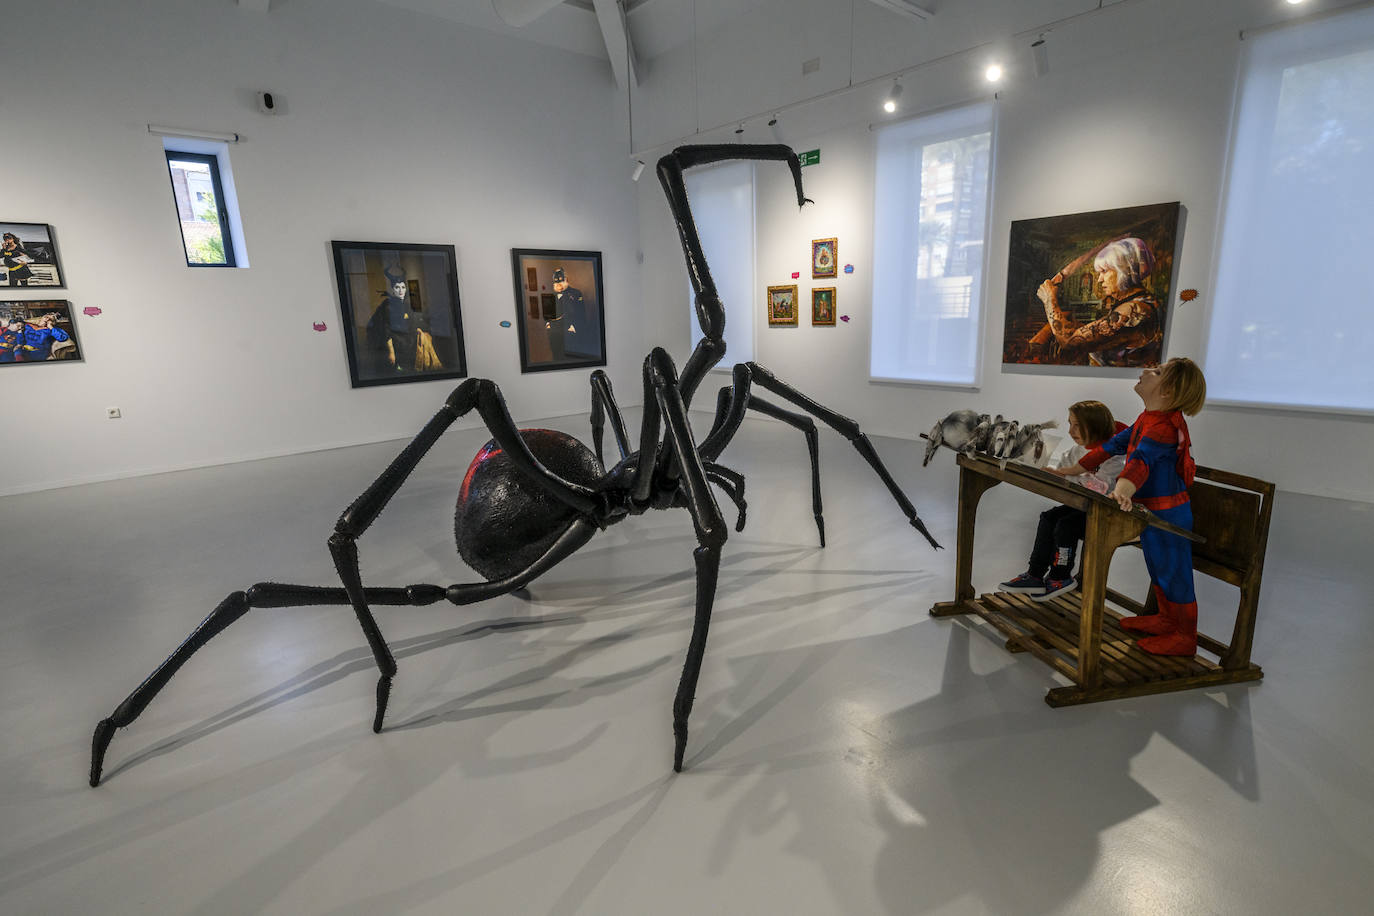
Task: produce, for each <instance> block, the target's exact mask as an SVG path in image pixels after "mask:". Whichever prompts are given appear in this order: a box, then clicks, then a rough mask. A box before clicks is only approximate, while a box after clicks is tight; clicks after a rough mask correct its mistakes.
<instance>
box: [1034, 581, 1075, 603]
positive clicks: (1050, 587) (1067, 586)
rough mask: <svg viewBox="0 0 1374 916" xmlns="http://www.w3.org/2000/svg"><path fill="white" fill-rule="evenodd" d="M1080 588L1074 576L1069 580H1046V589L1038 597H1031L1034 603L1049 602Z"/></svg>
mask: <svg viewBox="0 0 1374 916" xmlns="http://www.w3.org/2000/svg"><path fill="white" fill-rule="evenodd" d="M1077 587H1078V580H1076V579H1074V578H1073V576H1069V577H1068V578H1067V579H1046V580H1045V588H1044V590H1043V591H1041V592H1040V594H1038V595H1031V600H1032V601H1049V600H1050V599H1051V598H1053V597H1054V596H1055V595H1062V594H1064V593H1065V592H1071V591H1073V590H1074V589H1075V588H1077Z"/></svg>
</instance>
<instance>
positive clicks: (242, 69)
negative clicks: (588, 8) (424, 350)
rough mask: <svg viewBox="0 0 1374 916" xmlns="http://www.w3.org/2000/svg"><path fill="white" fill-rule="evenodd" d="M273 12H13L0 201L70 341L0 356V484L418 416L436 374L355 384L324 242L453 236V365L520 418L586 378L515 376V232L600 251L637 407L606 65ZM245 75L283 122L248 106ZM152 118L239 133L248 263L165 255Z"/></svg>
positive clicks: (238, 450)
mask: <svg viewBox="0 0 1374 916" xmlns="http://www.w3.org/2000/svg"><path fill="white" fill-rule="evenodd" d="M272 6H273V9H272V11H271V12H269V13H256V12H251V11H246V10H243V9H240V8H238V7H237V6H236V4H235V3H233V2H232V0H138V2H133V0H121V2H100V3H92V2H85V0H44V2H43V3H32V4H21V5H19V6H17V7H14V8H12V9H7V10H6V13H5V24H4V27H3V28H0V60H3V61H4V71H5V73H6V79H7V81H9V85H10V86H11V89H10V90H9V91H7V92H6V93H5V97H4V101H3V127H0V158H2V159H3V161H4V162H6V163H8V166H7V169H6V180H5V187H4V190H3V192H0V195H2V196H0V219H3V220H14V221H27V222H45V223H51V224H52V225H53V226H54V227H55V231H56V237H57V243H58V246H59V251H60V254H61V258H62V267H63V269H64V272H65V274H66V276H67V281H68V282H67V286H68V288H67V289H66V290H60V291H53V292H50V293H48V294H47V295H48V297H51V298H66V299H70V300H71V302H72V305H73V310H74V311H75V312H76V314H77V321H78V324H77V328H78V333H79V337H80V341H81V345H82V348H83V350H84V352H85V357H86V359H85V362H84V363H80V364H75V365H72V364H59V363H52V364H45V365H37V366H29V367H11V368H8V369H4V370H0V380H2V381H0V392H3V396H4V401H5V405H6V407H5V415H6V423H5V424H4V428H5V432H4V433H3V434H0V436H3V440H4V442H5V443H6V459H7V460H6V463H5V464H6V473H5V475H4V477H3V478H0V494H5V493H14V492H21V491H24V490H32V489H42V488H45V487H51V486H60V485H63V484H68V483H77V482H82V481H88V480H95V479H102V478H110V477H118V476H127V475H131V474H137V473H143V472H149V471H155V470H166V469H171V468H179V467H189V466H195V465H201V464H212V463H219V462H224V461H234V460H243V459H248V458H253V457H260V456H266V455H273V454H285V453H291V452H299V451H306V450H311V449H318V448H326V447H330V446H337V445H345V444H352V443H358V442H366V441H378V440H384V439H392V438H399V437H409V436H411V435H413V434H414V433H415V432H417V431H418V430H419V428H420V426H421V425H422V424H423V423H424V422H425V420H427V419H428V418H429V417H430V416H431V415H432V414H433V413H434V411H435V410H437V409H438V408H439V406H440V405H441V404H442V402H443V399H444V398H445V396H446V395H447V394H448V392H449V391H450V390H451V389H452V387H453V385H454V384H455V383H453V382H451V381H446V382H423V383H415V384H405V385H394V386H385V387H377V388H366V389H359V390H353V389H351V388H350V387H349V379H348V367H347V363H346V360H345V355H344V344H343V337H342V334H341V332H340V325H341V322H340V315H339V304H338V295H337V292H336V290H335V282H334V269H333V264H332V260H331V255H330V247H329V242H330V240H331V239H349V240H376V241H393V242H435V243H452V244H454V245H456V246H457V252H458V279H459V286H460V291H461V296H462V309H463V323H464V329H465V332H466V337H467V347H466V349H467V358H468V368H469V374H470V375H471V376H476V377H488V378H492V379H495V380H496V381H497V382H498V383H499V384H500V385H501V387H502V389H503V391H504V392H505V394H506V397H507V400H508V402H509V405H510V409H511V412H512V414H513V415H514V416H515V417H516V418H517V420H519V419H530V418H536V417H548V416H554V415H559V414H567V413H579V412H585V411H586V410H587V405H588V396H587V392H588V389H587V375H588V372H587V370H570V371H563V372H543V373H536V374H532V375H524V376H522V375H521V374H520V371H519V359H518V355H517V338H516V330H515V328H514V327H511V328H501V327H500V326H499V322H500V321H502V320H513V319H514V317H515V305H514V301H513V300H514V293H513V286H512V280H511V267H510V253H509V249H510V248H512V247H547V248H577V249H597V250H601V251H602V252H603V254H604V270H605V292H606V297H607V307H608V309H609V314H610V316H611V317H612V319H613V320H612V321H610V322H609V323H608V330H607V346H608V350H609V354H608V355H609V362H610V366H609V371H610V373H611V375H612V377H613V379H614V381H615V382H616V383H617V388H618V389H619V390H620V391H622V392H625V393H627V394H629V395H630V397H629V399H628V402H629V403H635V402H636V401H637V400H638V392H639V379H638V376H639V363H640V360H641V359H642V358H643V352H644V351H643V337H644V334H643V329H642V324H641V320H640V316H639V306H638V294H639V266H638V264H637V263H636V259H635V251H636V241H637V226H636V220H637V209H636V202H635V197H634V191H633V185H632V184H631V183H630V181H629V178H628V159H627V157H626V146H625V140H624V137H625V135H626V134H625V126H624V120H625V110H624V109H625V102H624V96H623V95H622V94H619V93H617V92H616V91H615V88H614V83H613V80H612V77H611V74H610V68H609V66H607V65H606V63H605V62H604V61H597V60H594V59H592V58H589V57H584V56H580V55H576V54H572V53H569V52H566V51H558V50H553V49H549V48H541V47H539V46H536V45H533V44H530V43H527V42H522V41H518V40H514V39H509V38H505V37H501V36H497V35H492V34H489V33H485V32H480V31H475V30H471V29H466V28H464V27H461V26H458V25H456V24H454V23H451V22H446V21H444V20H440V19H436V18H433V17H428V16H424V15H421V14H417V13H413V12H408V11H405V10H398V9H396V8H393V7H387V6H382V5H380V4H377V3H375V2H370V0H286V2H280V0H279V2H275V3H273V4H272ZM259 89H267V90H271V91H273V92H275V93H277V94H278V95H279V97H280V98H282V99H284V100H285V114H283V115H279V116H275V117H273V116H265V115H261V114H258V113H257V111H256V108H255V105H254V101H253V93H254V91H256V90H259ZM150 122H152V123H157V124H170V125H176V126H183V127H194V128H200V129H205V130H215V131H226V132H227V131H237V132H239V133H240V134H241V135H242V137H243V140H242V142H240V143H238V144H234V145H231V146H230V158H231V162H232V166H233V171H234V177H235V179H236V183H237V187H238V196H239V203H240V206H241V210H242V214H243V223H244V228H245V231H246V235H247V248H248V256H249V259H250V261H251V264H252V267H251V268H249V269H246V270H206V269H199V270H192V269H189V268H187V267H186V266H185V262H184V259H183V256H182V252H181V242H180V237H179V233H178V226H177V222H176V214H175V210H174V206H173V202H172V196H171V192H170V187H169V182H168V177H167V169H166V165H165V163H164V161H163V153H162V146H161V140H160V138H158V137H155V136H152V135H150V134H148V133H147V129H146V125H147V124H148V123H150ZM12 298H38V295H37V294H34V293H29V294H20V295H14V296H13V297H12ZM90 306H95V307H98V308H100V309H101V310H102V314H101V315H99V316H98V317H94V318H89V317H85V316H82V315H81V312H82V310H83V309H84V308H86V307H90ZM314 322H325V323H326V324H327V325H328V327H329V330H328V331H327V332H325V333H318V332H316V331H314V330H312V323H314ZM107 406H119V407H120V408H121V409H122V411H123V415H124V416H123V419H121V420H107V419H105V408H106V407H107ZM478 422H479V421H478V420H477V419H476V418H475V417H470V418H464V420H462V421H460V425H477V423H478Z"/></svg>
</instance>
